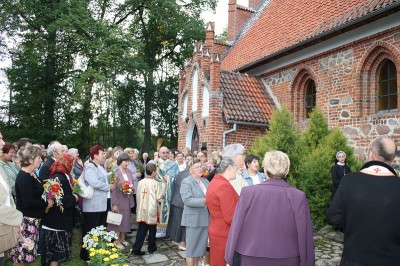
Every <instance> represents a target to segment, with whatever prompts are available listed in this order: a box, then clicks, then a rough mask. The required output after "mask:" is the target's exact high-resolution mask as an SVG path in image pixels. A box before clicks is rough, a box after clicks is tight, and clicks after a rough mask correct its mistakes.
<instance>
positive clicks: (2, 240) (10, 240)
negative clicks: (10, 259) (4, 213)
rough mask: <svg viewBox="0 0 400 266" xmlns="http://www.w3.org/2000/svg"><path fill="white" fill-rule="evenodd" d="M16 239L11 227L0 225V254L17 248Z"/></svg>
mask: <svg viewBox="0 0 400 266" xmlns="http://www.w3.org/2000/svg"><path fill="white" fill-rule="evenodd" d="M17 243H18V237H16V236H15V234H14V230H13V228H12V226H11V225H6V224H2V225H0V253H3V252H5V251H7V250H10V249H12V248H13V247H15V246H17Z"/></svg>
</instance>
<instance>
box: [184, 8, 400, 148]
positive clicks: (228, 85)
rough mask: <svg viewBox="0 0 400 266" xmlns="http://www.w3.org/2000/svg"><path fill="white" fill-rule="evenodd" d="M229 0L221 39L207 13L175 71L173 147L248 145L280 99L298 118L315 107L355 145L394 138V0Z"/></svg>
mask: <svg viewBox="0 0 400 266" xmlns="http://www.w3.org/2000/svg"><path fill="white" fill-rule="evenodd" d="M228 5H229V8H228V12H229V13H228V40H227V41H226V42H225V41H224V42H221V41H218V40H216V39H215V36H214V24H213V23H212V22H209V23H208V24H207V25H206V28H205V30H206V40H205V42H204V43H197V44H196V47H195V51H194V54H193V57H192V58H190V59H187V61H186V65H185V69H184V70H183V71H181V73H180V75H179V116H178V117H179V120H178V121H179V128H178V135H179V137H178V139H179V141H178V149H179V150H183V149H184V148H185V147H189V148H191V149H192V151H194V150H199V149H200V147H201V146H207V148H208V150H209V151H213V150H216V149H218V148H220V147H223V146H225V145H227V144H230V143H234V142H239V143H242V144H243V145H244V146H245V147H246V148H249V147H250V146H251V145H252V143H253V141H254V139H255V138H256V137H257V136H259V135H261V134H264V133H265V132H266V129H267V128H268V125H269V121H270V119H271V114H272V112H273V110H274V109H276V108H280V107H282V106H286V107H287V108H288V109H289V110H290V111H291V112H292V113H293V115H294V119H295V122H296V123H297V124H298V125H299V126H300V127H301V128H304V127H305V125H307V122H308V117H309V114H310V112H311V110H313V108H315V107H319V108H320V109H321V110H322V111H323V112H324V114H325V116H326V117H327V118H328V121H329V126H330V127H339V128H341V129H342V130H343V133H344V134H345V135H346V136H347V138H348V140H349V144H350V145H352V146H353V147H355V151H356V153H358V154H362V153H363V151H364V147H366V145H367V143H368V142H369V141H370V140H371V139H373V138H374V137H376V136H380V135H388V136H391V137H393V138H397V139H400V127H399V125H400V113H399V105H400V97H398V94H399V85H398V84H400V1H395V0H353V1H343V0H323V1H315V0H313V1H311V0H296V1H293V0H250V1H249V6H248V7H244V6H241V5H238V4H237V3H236V0H229V4H228ZM399 143H400V142H399Z"/></svg>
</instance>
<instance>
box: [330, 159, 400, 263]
mask: <svg viewBox="0 0 400 266" xmlns="http://www.w3.org/2000/svg"><path fill="white" fill-rule="evenodd" d="M372 165H381V166H384V167H386V168H387V169H389V170H390V171H391V172H392V173H393V175H392V176H377V175H372V174H366V173H362V172H357V173H351V174H348V175H346V176H345V177H343V179H342V180H341V183H340V186H339V188H338V190H337V191H336V194H335V196H334V197H333V200H332V202H331V204H330V206H329V208H328V212H327V221H328V223H329V224H331V225H333V226H335V227H338V228H342V229H343V233H344V249H343V255H342V257H343V258H345V259H347V260H350V261H353V262H358V263H361V264H365V265H385V266H394V265H396V266H399V265H400V211H399V210H400V209H399V208H400V207H399V206H400V193H399V191H400V179H399V178H398V177H397V176H396V175H395V171H394V170H393V169H392V168H391V167H390V166H388V165H386V164H384V163H382V162H377V161H371V162H368V163H367V164H366V165H365V166H363V168H366V167H369V166H372ZM363 168H362V169H363Z"/></svg>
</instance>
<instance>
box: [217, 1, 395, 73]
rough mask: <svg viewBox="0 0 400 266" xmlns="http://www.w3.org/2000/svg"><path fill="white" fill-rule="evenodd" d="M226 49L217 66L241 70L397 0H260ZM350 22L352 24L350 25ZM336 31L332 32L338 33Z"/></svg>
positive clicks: (374, 14) (378, 11) (381, 10)
mask: <svg viewBox="0 0 400 266" xmlns="http://www.w3.org/2000/svg"><path fill="white" fill-rule="evenodd" d="M264 1H265V2H264V3H263V4H262V5H261V7H260V9H259V10H258V11H257V13H256V14H254V16H253V18H252V19H250V20H249V23H248V24H247V25H245V26H244V29H243V30H242V33H241V35H240V36H239V37H238V39H237V40H236V42H235V43H234V44H233V46H232V47H231V49H230V50H229V51H227V53H226V54H225V56H224V58H223V60H222V62H221V67H222V69H224V70H245V69H246V68H248V67H249V66H251V65H253V64H254V63H260V61H263V60H266V59H268V58H271V57H273V56H275V55H277V54H280V53H282V52H283V51H286V50H288V51H287V52H288V53H290V51H289V50H290V48H295V47H296V45H300V44H303V43H305V42H311V41H312V40H314V38H317V39H318V38H319V37H321V38H322V37H323V36H326V35H327V34H334V32H336V31H335V30H341V29H343V28H344V27H347V26H350V25H353V24H355V23H358V22H359V21H360V20H363V19H372V18H373V17H378V16H380V15H382V13H384V12H385V11H386V10H388V9H390V8H397V6H398V5H399V2H400V1H399V0H351V1H343V0H295V1H293V0H264ZM353 26H354V25H353ZM339 33H340V31H337V32H336V34H339Z"/></svg>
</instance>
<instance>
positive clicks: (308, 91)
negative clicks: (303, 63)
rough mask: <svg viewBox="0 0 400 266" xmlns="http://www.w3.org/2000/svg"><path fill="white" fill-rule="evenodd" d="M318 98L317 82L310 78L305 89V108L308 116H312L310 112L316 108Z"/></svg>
mask: <svg viewBox="0 0 400 266" xmlns="http://www.w3.org/2000/svg"><path fill="white" fill-rule="evenodd" d="M316 99H317V89H316V86H315V82H314V80H312V79H309V80H308V81H307V82H306V87H305V90H304V109H305V117H306V118H309V117H310V113H311V112H312V110H313V109H314V108H315V103H316Z"/></svg>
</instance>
